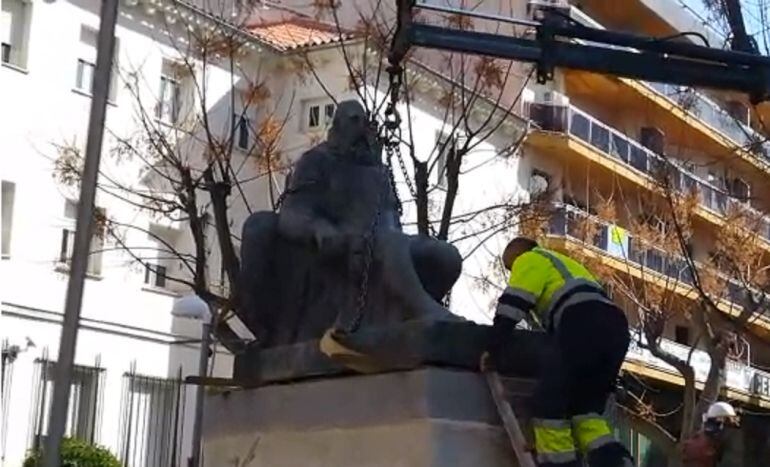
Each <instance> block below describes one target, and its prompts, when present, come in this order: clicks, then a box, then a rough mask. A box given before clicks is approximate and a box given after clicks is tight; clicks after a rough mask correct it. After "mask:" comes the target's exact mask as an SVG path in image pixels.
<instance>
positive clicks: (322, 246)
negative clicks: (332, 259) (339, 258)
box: [313, 225, 347, 256]
mask: <svg viewBox="0 0 770 467" xmlns="http://www.w3.org/2000/svg"><path fill="white" fill-rule="evenodd" d="M313 241H314V243H315V246H316V248H317V249H318V251H319V252H320V253H321V254H323V255H330V256H335V255H338V254H341V253H342V252H344V251H345V246H346V243H347V242H346V238H345V236H344V235H342V234H340V233H339V232H337V230H336V229H334V227H331V226H328V225H320V226H318V228H316V230H315V232H314V234H313Z"/></svg>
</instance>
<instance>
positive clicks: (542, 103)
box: [529, 89, 569, 131]
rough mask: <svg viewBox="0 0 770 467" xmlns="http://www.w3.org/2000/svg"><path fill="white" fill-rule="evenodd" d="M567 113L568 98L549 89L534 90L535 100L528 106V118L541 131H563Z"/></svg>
mask: <svg viewBox="0 0 770 467" xmlns="http://www.w3.org/2000/svg"><path fill="white" fill-rule="evenodd" d="M568 111H569V98H568V97H567V96H565V95H564V94H562V93H560V92H558V91H554V90H550V89H535V99H534V101H533V102H532V103H531V104H530V105H529V118H530V119H531V120H532V121H533V122H534V123H535V124H537V125H538V126H539V127H540V128H541V129H543V130H548V131H565V130H566V129H567V118H568Z"/></svg>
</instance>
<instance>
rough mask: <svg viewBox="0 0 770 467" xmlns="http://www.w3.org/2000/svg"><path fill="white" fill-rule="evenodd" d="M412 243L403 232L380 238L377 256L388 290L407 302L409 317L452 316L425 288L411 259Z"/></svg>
mask: <svg viewBox="0 0 770 467" xmlns="http://www.w3.org/2000/svg"><path fill="white" fill-rule="evenodd" d="M411 242H412V239H411V238H410V237H409V236H407V235H404V234H403V233H401V232H392V233H390V232H389V233H385V234H382V235H379V236H378V237H377V242H376V247H375V248H376V259H377V260H378V261H379V262H380V263H381V264H382V275H383V280H384V281H385V284H386V286H387V287H388V290H390V292H391V293H393V294H394V295H396V296H397V297H398V298H399V299H401V301H402V302H403V303H404V305H405V306H406V308H407V309H408V311H409V313H408V314H409V315H410V316H408V319H451V317H452V314H451V313H450V312H449V311H448V310H447V309H446V308H444V307H443V306H441V304H440V303H438V301H436V300H435V299H434V298H433V297H432V296H431V295H430V294H429V293H428V291H426V290H425V288H424V287H423V285H422V282H421V281H420V276H419V275H418V273H417V270H416V269H415V265H414V262H413V260H412V252H411Z"/></svg>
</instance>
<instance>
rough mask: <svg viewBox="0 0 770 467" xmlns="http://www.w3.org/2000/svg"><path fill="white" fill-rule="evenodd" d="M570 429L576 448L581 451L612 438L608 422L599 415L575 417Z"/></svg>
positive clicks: (595, 446)
mask: <svg viewBox="0 0 770 467" xmlns="http://www.w3.org/2000/svg"><path fill="white" fill-rule="evenodd" d="M572 430H573V432H574V433H575V440H576V441H577V445H578V449H580V452H583V453H585V452H587V451H589V450H591V449H595V448H597V447H599V446H600V445H604V444H606V442H607V441H608V440H609V441H613V440H614V438H613V436H612V429H611V428H610V425H609V423H607V421H606V420H605V419H604V418H602V417H601V416H599V415H596V416H581V417H575V418H574V419H573V422H572Z"/></svg>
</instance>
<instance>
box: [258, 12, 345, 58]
mask: <svg viewBox="0 0 770 467" xmlns="http://www.w3.org/2000/svg"><path fill="white" fill-rule="evenodd" d="M248 30H249V32H251V33H252V34H254V35H255V36H256V37H258V38H259V39H260V40H262V41H264V42H266V43H268V44H270V45H272V46H273V47H275V48H276V49H278V50H281V51H289V50H295V49H301V48H305V47H313V46H319V45H326V44H332V43H334V42H340V41H341V40H345V39H349V38H350V37H352V36H351V34H348V33H346V32H344V31H343V33H342V34H340V32H339V31H338V30H337V28H336V27H335V26H331V25H328V24H324V23H320V22H317V21H314V20H309V19H304V18H291V19H286V20H281V21H278V22H273V23H264V24H255V25H251V26H249V27H248Z"/></svg>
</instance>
